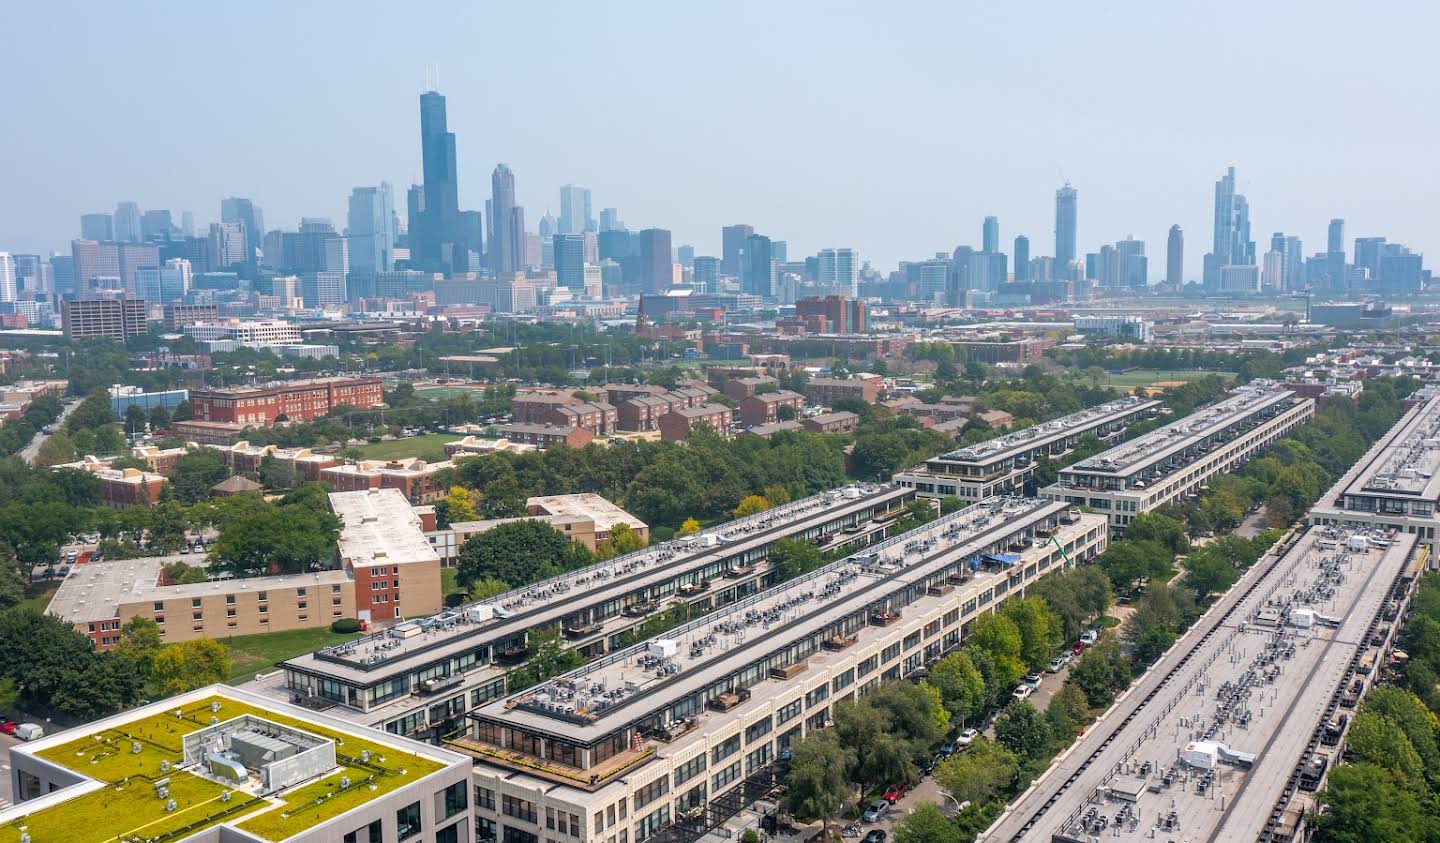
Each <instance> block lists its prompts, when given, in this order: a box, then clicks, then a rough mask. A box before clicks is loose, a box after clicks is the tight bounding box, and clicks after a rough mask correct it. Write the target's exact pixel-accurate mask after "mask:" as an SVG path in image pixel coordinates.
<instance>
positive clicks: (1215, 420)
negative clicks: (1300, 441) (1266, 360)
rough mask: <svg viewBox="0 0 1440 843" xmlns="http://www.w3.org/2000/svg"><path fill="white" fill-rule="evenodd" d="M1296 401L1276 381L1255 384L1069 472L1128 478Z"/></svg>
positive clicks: (1077, 465) (1070, 469) (1080, 464)
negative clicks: (1143, 468)
mask: <svg viewBox="0 0 1440 843" xmlns="http://www.w3.org/2000/svg"><path fill="white" fill-rule="evenodd" d="M1295 397H1296V396H1295V393H1293V392H1291V391H1290V390H1288V389H1286V388H1285V387H1283V386H1280V385H1278V384H1276V383H1274V382H1273V381H1253V382H1251V383H1249V384H1246V385H1245V386H1241V387H1237V388H1236V389H1234V390H1232V391H1231V397H1230V398H1226V399H1225V400H1224V401H1220V402H1217V403H1215V404H1211V405H1210V406H1209V407H1205V408H1203V409H1200V410H1196V411H1195V412H1193V413H1191V414H1190V415H1188V416H1186V417H1184V418H1183V419H1180V420H1179V421H1175V422H1171V423H1170V424H1167V425H1165V426H1164V427H1162V428H1159V429H1157V430H1152V431H1150V432H1149V433H1146V434H1145V435H1143V436H1139V437H1136V438H1135V439H1132V440H1130V441H1129V442H1125V443H1123V444H1121V445H1117V446H1115V447H1114V448H1111V449H1110V450H1108V451H1104V452H1102V453H1099V454H1096V455H1095V456H1093V457H1090V458H1089V459H1084V460H1081V461H1080V462H1077V463H1075V465H1073V466H1071V467H1070V468H1068V469H1066V471H1068V472H1076V471H1081V472H1090V471H1098V472H1106V473H1114V474H1124V473H1127V472H1129V471H1132V470H1134V469H1136V468H1139V467H1142V466H1144V465H1148V464H1151V463H1153V462H1155V461H1156V460H1158V459H1161V458H1163V457H1165V456H1167V455H1169V454H1172V453H1174V452H1176V451H1179V450H1183V449H1185V448H1188V447H1191V446H1193V445H1196V444H1198V443H1201V442H1203V441H1204V440H1205V439H1207V438H1208V437H1210V436H1214V435H1215V434H1217V433H1220V432H1222V431H1224V430H1225V429H1226V428H1227V427H1229V426H1231V425H1233V424H1236V423H1238V422H1242V421H1244V420H1245V419H1246V418H1248V417H1249V416H1251V415H1253V414H1255V413H1259V412H1262V411H1264V410H1265V409H1267V408H1269V407H1273V406H1275V405H1276V404H1280V403H1282V402H1286V401H1291V400H1293V399H1294V398H1295Z"/></svg>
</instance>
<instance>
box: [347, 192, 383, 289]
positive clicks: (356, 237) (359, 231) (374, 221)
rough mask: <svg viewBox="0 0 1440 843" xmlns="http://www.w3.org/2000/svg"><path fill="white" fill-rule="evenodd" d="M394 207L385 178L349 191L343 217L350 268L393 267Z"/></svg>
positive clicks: (362, 270) (365, 271)
mask: <svg viewBox="0 0 1440 843" xmlns="http://www.w3.org/2000/svg"><path fill="white" fill-rule="evenodd" d="M394 211H395V207H394V203H393V200H392V199H391V196H390V185H389V183H388V182H381V183H380V185H379V187H357V188H355V189H354V190H352V191H350V210H349V214H348V215H347V217H346V221H347V224H348V226H349V232H348V236H349V238H350V269H351V271H352V272H356V273H360V274H374V273H376V272H389V271H390V270H392V269H394V268H395V257H394V255H395V229H394V219H395V213H394Z"/></svg>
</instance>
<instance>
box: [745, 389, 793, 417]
mask: <svg viewBox="0 0 1440 843" xmlns="http://www.w3.org/2000/svg"><path fill="white" fill-rule="evenodd" d="M804 406H805V396H803V395H801V394H800V393H798V392H791V391H790V390H788V389H782V390H780V391H779V392H767V393H765V394H763V395H752V396H750V397H749V398H746V399H745V400H743V401H741V402H740V419H741V421H743V422H745V423H746V424H749V425H756V424H771V423H772V422H777V421H781V420H782V419H781V418H780V408H781V407H789V408H790V409H791V410H793V411H794V415H795V417H797V418H798V417H799V415H800V409H801V408H802V407H804Z"/></svg>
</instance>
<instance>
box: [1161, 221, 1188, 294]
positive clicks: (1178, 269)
mask: <svg viewBox="0 0 1440 843" xmlns="http://www.w3.org/2000/svg"><path fill="white" fill-rule="evenodd" d="M1184 285H1185V232H1184V230H1182V229H1181V228H1180V226H1179V225H1172V226H1170V236H1169V237H1168V238H1167V239H1166V241H1165V286H1167V287H1169V288H1170V290H1171V291H1172V292H1175V291H1179V289H1180V288H1181V287H1182V286H1184Z"/></svg>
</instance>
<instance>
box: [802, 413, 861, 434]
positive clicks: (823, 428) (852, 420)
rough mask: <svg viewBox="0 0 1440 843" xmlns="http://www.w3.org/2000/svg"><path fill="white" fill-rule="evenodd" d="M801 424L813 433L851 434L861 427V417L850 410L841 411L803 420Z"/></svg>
mask: <svg viewBox="0 0 1440 843" xmlns="http://www.w3.org/2000/svg"><path fill="white" fill-rule="evenodd" d="M800 424H801V425H802V426H803V427H804V428H805V429H806V430H808V431H810V432H811V433H850V432H852V431H854V430H855V428H857V427H859V426H860V417H859V416H857V415H855V414H854V413H852V412H850V411H849V410H841V411H839V412H835V413H821V414H819V415H817V416H810V417H809V418H806V419H803V420H801V422H800Z"/></svg>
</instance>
